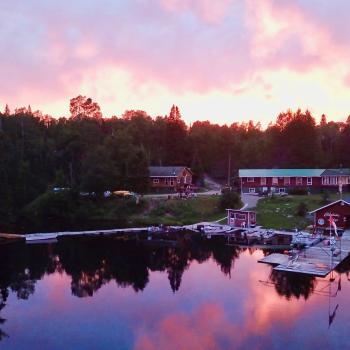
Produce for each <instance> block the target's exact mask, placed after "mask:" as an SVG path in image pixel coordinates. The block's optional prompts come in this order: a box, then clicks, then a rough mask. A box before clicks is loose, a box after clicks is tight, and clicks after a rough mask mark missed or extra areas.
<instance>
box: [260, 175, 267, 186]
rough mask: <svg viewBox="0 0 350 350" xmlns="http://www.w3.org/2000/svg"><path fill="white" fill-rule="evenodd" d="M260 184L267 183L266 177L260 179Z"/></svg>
mask: <svg viewBox="0 0 350 350" xmlns="http://www.w3.org/2000/svg"><path fill="white" fill-rule="evenodd" d="M260 184H261V185H266V177H262V178H261V179H260Z"/></svg>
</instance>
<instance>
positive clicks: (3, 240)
mask: <svg viewBox="0 0 350 350" xmlns="http://www.w3.org/2000/svg"><path fill="white" fill-rule="evenodd" d="M24 241H25V238H24V237H23V236H21V235H16V234H12V233H0V244H1V245H3V244H9V243H18V242H24Z"/></svg>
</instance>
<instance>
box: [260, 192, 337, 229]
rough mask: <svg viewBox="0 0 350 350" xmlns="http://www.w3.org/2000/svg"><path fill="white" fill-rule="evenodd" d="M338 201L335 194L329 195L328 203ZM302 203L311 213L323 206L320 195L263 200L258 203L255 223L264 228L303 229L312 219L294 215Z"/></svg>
mask: <svg viewBox="0 0 350 350" xmlns="http://www.w3.org/2000/svg"><path fill="white" fill-rule="evenodd" d="M337 199H339V196H338V195H336V194H331V195H330V201H334V200H337ZM301 202H304V203H305V204H306V207H307V211H312V210H314V209H317V208H319V207H321V206H322V205H324V204H323V203H322V195H321V194H314V195H306V196H296V195H295V196H287V197H273V198H263V199H260V200H259V201H258V204H257V207H256V211H257V223H258V225H261V226H263V227H265V228H274V229H294V228H298V229H303V228H305V227H306V226H308V225H310V224H311V223H312V217H310V216H308V215H306V216H305V217H302V216H298V215H297V214H296V212H297V208H298V206H299V204H300V203H301Z"/></svg>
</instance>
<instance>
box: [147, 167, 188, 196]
mask: <svg viewBox="0 0 350 350" xmlns="http://www.w3.org/2000/svg"><path fill="white" fill-rule="evenodd" d="M149 176H150V182H151V184H150V185H151V188H152V189H156V190H166V191H169V190H170V191H172V192H186V191H191V190H192V178H193V173H192V171H191V169H190V168H187V167H185V166H150V167H149Z"/></svg>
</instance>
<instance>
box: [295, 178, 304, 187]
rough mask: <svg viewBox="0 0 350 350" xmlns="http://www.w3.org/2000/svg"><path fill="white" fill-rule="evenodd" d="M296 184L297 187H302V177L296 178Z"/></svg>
mask: <svg viewBox="0 0 350 350" xmlns="http://www.w3.org/2000/svg"><path fill="white" fill-rule="evenodd" d="M296 184H297V185H302V184H303V178H302V177H297V178H296Z"/></svg>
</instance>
